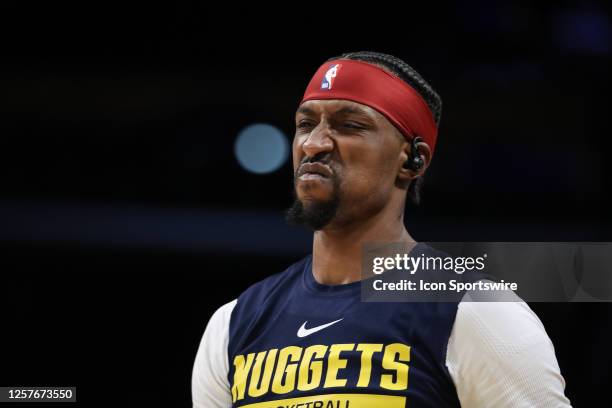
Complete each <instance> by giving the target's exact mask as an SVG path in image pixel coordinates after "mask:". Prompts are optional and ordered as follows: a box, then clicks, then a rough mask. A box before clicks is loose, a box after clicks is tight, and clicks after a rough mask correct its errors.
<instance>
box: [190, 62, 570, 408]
mask: <svg viewBox="0 0 612 408" xmlns="http://www.w3.org/2000/svg"><path fill="white" fill-rule="evenodd" d="M440 112H441V100H440V98H439V96H438V95H437V94H436V93H435V92H434V90H433V89H432V88H431V86H430V85H429V84H428V83H427V82H425V80H423V78H421V76H420V75H419V74H418V73H417V72H416V71H415V70H414V69H412V68H411V67H410V66H409V65H407V64H406V63H404V62H403V61H401V60H399V59H397V58H395V57H393V56H390V55H386V54H380V53H375V52H357V53H348V54H344V55H342V56H340V57H337V58H333V59H331V60H329V61H327V62H326V63H324V64H323V65H322V66H321V67H320V68H319V70H318V71H317V72H316V73H315V75H314V77H313V78H312V80H311V82H310V84H309V85H308V87H307V89H306V92H305V94H304V98H303V100H302V102H301V104H300V105H299V107H298V109H297V113H296V116H295V123H296V133H295V138H294V141H293V167H294V172H295V179H294V184H295V195H296V199H295V203H294V205H293V206H292V208H291V209H290V210H289V212H288V216H289V218H290V219H291V220H292V221H294V222H298V223H301V224H304V225H306V226H308V227H310V228H312V229H313V230H314V242H313V250H312V255H310V256H308V257H306V258H305V259H302V260H301V261H299V262H297V263H295V264H293V265H292V266H290V267H289V268H288V269H287V270H286V271H284V272H282V273H280V274H277V275H274V276H271V277H269V278H267V279H265V280H263V281H261V282H259V283H257V284H255V285H253V286H251V287H250V288H249V289H247V290H246V291H245V292H244V293H243V294H242V295H241V296H240V297H239V298H238V299H236V300H233V301H232V302H230V303H228V304H226V305H224V306H222V307H221V308H219V309H218V310H217V311H216V312H215V313H214V315H213V316H212V318H211V319H210V321H209V323H208V325H207V327H206V331H205V333H204V336H203V338H202V341H201V344H200V348H199V350H198V353H197V356H196V359H195V365H194V368H193V377H192V397H193V405H194V407H207V408H217V407H218V408H221V407H223V408H226V407H251V408H277V407H302V408H328V407H334V408H340V407H342V408H349V407H350V408H357V407H359V408H372V407H390V408H395V407H402V408H403V407H411V408H417V407H436V408H440V407H459V406H462V407H470V408H473V407H496V408H501V407H568V406H569V400H568V399H567V398H566V397H565V395H564V387H565V383H564V379H563V377H562V376H561V374H560V370H559V366H558V364H557V360H556V357H555V352H554V348H553V345H552V343H551V341H550V339H549V338H548V336H547V334H546V332H545V330H544V327H543V326H542V324H541V322H540V320H539V319H538V318H537V316H536V315H535V314H534V313H533V312H532V311H531V309H530V308H529V307H528V306H527V305H526V304H525V303H524V302H522V301H520V299H515V300H516V301H513V302H507V303H502V302H494V303H484V302H483V303H478V302H469V301H467V299H466V297H467V296H469V293H468V294H465V295H464V297H463V299H462V298H458V300H457V301H456V302H444V303H441V302H437V303H436V302H429V303H424V302H423V303H419V302H404V303H397V302H396V303H388V302H387V303H385V302H375V303H372V302H362V301H361V298H360V294H361V292H360V282H359V281H360V279H361V250H362V244H364V243H366V242H400V243H402V244H403V245H404V246H405V247H406V248H409V249H410V250H411V251H412V252H411V253H413V252H415V251H419V252H421V253H427V251H430V250H432V249H431V248H429V247H427V246H426V245H424V244H420V243H416V242H415V240H414V239H413V238H412V237H411V236H410V234H409V233H408V231H407V230H406V228H405V226H404V222H403V220H404V208H405V202H406V198H407V196H408V197H410V198H411V199H412V200H414V201H416V202H418V200H419V191H420V185H421V180H422V177H423V175H424V173H425V171H426V170H427V168H428V166H429V163H430V162H431V159H432V156H433V154H434V149H435V146H436V140H437V129H438V124H439V121H440Z"/></svg>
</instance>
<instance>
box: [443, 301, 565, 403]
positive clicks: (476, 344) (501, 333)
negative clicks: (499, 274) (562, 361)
mask: <svg viewBox="0 0 612 408" xmlns="http://www.w3.org/2000/svg"><path fill="white" fill-rule="evenodd" d="M510 295H511V296H512V297H514V299H515V300H516V301H514V302H471V301H469V300H470V299H469V296H470V294H469V293H468V294H466V295H465V296H466V297H464V301H462V302H461V303H460V304H459V308H458V310H457V317H456V320H455V324H454V326H453V331H452V333H451V337H450V339H449V343H448V350H447V358H446V365H447V367H448V370H449V372H450V374H451V377H452V379H453V382H454V383H455V387H456V389H457V395H458V396H459V400H460V402H461V406H463V407H496V408H506V407H551V408H557V407H570V402H569V400H568V399H567V398H566V397H565V395H564V389H565V380H564V379H563V377H562V376H561V373H560V370H559V365H558V364H557V359H556V357H555V349H554V347H553V344H552V342H551V341H550V339H549V338H548V335H547V334H546V331H545V330H544V326H543V325H542V323H541V322H540V319H538V317H537V316H536V315H535V313H534V312H533V311H532V310H531V309H530V308H529V306H528V305H527V304H526V303H525V302H523V301H522V300H520V298H518V296H516V295H515V294H514V293H511V294H510Z"/></svg>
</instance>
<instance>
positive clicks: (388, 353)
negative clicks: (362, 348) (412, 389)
mask: <svg viewBox="0 0 612 408" xmlns="http://www.w3.org/2000/svg"><path fill="white" fill-rule="evenodd" d="M395 356H397V361H396V358H395ZM400 361H404V362H406V363H407V362H409V361H410V347H409V346H407V345H405V344H400V343H393V344H389V345H388V346H387V347H385V353H384V354H383V361H382V367H383V368H384V369H385V370H395V376H394V375H392V374H383V375H381V376H380V386H381V388H386V389H388V390H405V389H408V364H404V363H400ZM393 377H395V379H394V378H393Z"/></svg>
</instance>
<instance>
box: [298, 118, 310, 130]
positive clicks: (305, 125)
mask: <svg viewBox="0 0 612 408" xmlns="http://www.w3.org/2000/svg"><path fill="white" fill-rule="evenodd" d="M295 127H296V128H298V129H310V128H312V127H314V123H312V122H310V121H308V120H302V121H300V122H298V124H297V125H295Z"/></svg>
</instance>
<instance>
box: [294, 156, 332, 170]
mask: <svg viewBox="0 0 612 408" xmlns="http://www.w3.org/2000/svg"><path fill="white" fill-rule="evenodd" d="M330 162H331V153H330V152H321V153H317V154H315V155H314V156H311V157H309V156H306V157H304V158H303V159H302V161H301V162H300V165H299V166H298V169H297V170H296V171H295V175H297V173H298V171H299V169H300V167H302V165H304V164H306V163H321V164H325V165H329V163H330Z"/></svg>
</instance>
